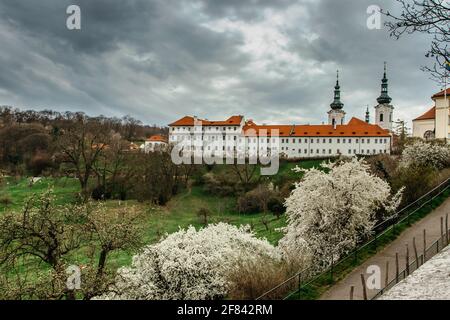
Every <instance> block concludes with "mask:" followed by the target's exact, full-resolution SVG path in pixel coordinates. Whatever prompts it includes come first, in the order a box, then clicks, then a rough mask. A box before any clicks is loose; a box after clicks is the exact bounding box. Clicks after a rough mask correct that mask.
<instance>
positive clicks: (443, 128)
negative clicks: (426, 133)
mask: <svg viewBox="0 0 450 320" xmlns="http://www.w3.org/2000/svg"><path fill="white" fill-rule="evenodd" d="M433 100H434V102H435V105H436V119H435V122H436V138H437V139H450V117H449V116H450V113H449V110H450V96H449V97H446V96H442V97H435V98H434V99H433Z"/></svg>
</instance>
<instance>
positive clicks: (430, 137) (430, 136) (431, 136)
mask: <svg viewBox="0 0 450 320" xmlns="http://www.w3.org/2000/svg"><path fill="white" fill-rule="evenodd" d="M423 137H424V139H425V140H427V141H428V140H433V139H434V131H432V130H427V131H425V133H424V135H423Z"/></svg>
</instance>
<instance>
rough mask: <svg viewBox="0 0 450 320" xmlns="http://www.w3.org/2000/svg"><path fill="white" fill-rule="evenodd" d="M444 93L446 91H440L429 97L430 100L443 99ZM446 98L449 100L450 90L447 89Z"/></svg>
mask: <svg viewBox="0 0 450 320" xmlns="http://www.w3.org/2000/svg"><path fill="white" fill-rule="evenodd" d="M445 91H446V90H442V91H441V92H438V93H436V94H434V95H433V96H432V97H431V99H434V98H438V97H444V96H445ZM447 98H449V99H450V88H447Z"/></svg>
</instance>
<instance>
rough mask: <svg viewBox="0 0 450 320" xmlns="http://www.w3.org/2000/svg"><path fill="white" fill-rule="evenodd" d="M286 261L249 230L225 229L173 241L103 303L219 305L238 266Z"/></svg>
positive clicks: (126, 274)
mask: <svg viewBox="0 0 450 320" xmlns="http://www.w3.org/2000/svg"><path fill="white" fill-rule="evenodd" d="M262 258H269V259H275V260H278V261H279V260H280V259H281V255H280V254H279V252H278V250H277V249H276V248H275V247H273V246H272V245H270V244H269V243H268V242H267V241H266V240H260V239H257V238H255V236H254V235H253V234H252V233H250V232H249V231H248V229H247V228H244V227H240V228H237V227H235V226H231V225H229V224H225V223H219V224H216V225H209V226H208V227H205V228H204V229H200V230H199V231H196V230H195V228H194V227H190V228H188V229H187V230H180V231H178V232H176V233H173V234H170V235H168V236H167V237H166V238H165V239H163V240H162V241H160V242H159V243H157V244H154V245H150V246H147V247H145V248H144V249H143V251H142V252H141V253H140V254H138V255H136V256H134V257H133V262H132V265H131V267H127V268H121V269H119V271H118V275H117V279H116V283H115V285H114V286H112V287H111V291H110V292H109V293H108V294H106V295H103V296H101V297H99V299H217V298H223V297H225V296H226V294H227V291H228V288H229V286H230V281H229V279H228V275H230V274H231V272H232V271H235V270H234V268H235V266H237V265H239V266H240V267H242V266H243V265H244V266H245V265H246V264H248V265H254V264H255V263H257V261H258V259H262Z"/></svg>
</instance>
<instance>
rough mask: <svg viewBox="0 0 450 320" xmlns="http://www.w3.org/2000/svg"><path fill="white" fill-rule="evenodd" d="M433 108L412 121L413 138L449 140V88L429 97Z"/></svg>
mask: <svg viewBox="0 0 450 320" xmlns="http://www.w3.org/2000/svg"><path fill="white" fill-rule="evenodd" d="M431 99H432V100H433V101H434V106H433V107H432V108H431V109H429V110H428V111H427V112H425V113H424V114H422V115H421V116H420V117H418V118H416V119H414V120H413V136H414V137H419V138H424V139H426V140H430V139H450V111H449V110H450V88H448V89H446V90H443V91H441V92H438V93H436V94H435V95H433V96H432V97H431Z"/></svg>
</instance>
